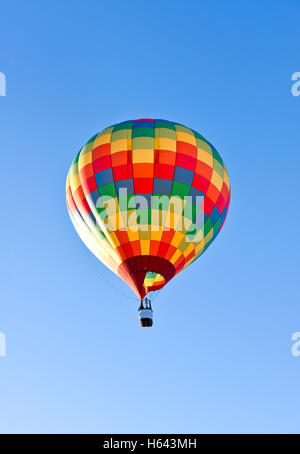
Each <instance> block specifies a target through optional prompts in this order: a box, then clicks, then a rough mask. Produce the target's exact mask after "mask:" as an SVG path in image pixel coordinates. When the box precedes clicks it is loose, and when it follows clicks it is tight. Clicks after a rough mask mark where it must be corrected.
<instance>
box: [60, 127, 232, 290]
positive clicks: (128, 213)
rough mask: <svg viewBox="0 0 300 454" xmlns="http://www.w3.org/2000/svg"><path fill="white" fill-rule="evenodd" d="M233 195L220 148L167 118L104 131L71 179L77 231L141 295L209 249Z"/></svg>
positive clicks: (94, 139)
mask: <svg viewBox="0 0 300 454" xmlns="http://www.w3.org/2000/svg"><path fill="white" fill-rule="evenodd" d="M153 195H155V196H157V197H156V198H154V199H155V200H154V202H153V198H152V196H153ZM140 196H143V198H141V197H140ZM187 196H190V197H187ZM145 200H146V201H147V202H148V205H147V204H146V206H145V203H144V201H145ZM229 200H230V184H229V178H228V174H227V170H226V168H225V165H224V163H223V161H222V159H221V157H220V155H219V153H218V152H217V151H216V150H215V148H214V147H213V146H212V145H211V144H210V143H209V142H208V141H207V140H206V139H204V138H203V137H202V136H201V135H200V134H198V133H197V132H195V131H193V130H191V129H189V128H187V127H185V126H183V125H181V124H178V123H173V122H170V121H166V120H152V119H142V120H133V121H125V122H123V123H119V124H116V125H113V126H110V127H109V128H106V129H104V130H103V131H102V132H100V133H99V134H97V135H96V136H94V137H92V138H91V139H90V140H89V141H88V142H87V143H86V145H85V146H84V147H83V148H82V149H81V150H80V152H79V153H78V154H77V155H76V157H75V159H74V160H73V163H72V165H71V168H70V170H69V173H68V177H67V206H68V211H69V214H70V217H71V220H72V222H73V224H74V227H75V229H76V230H77V232H78V234H79V235H80V237H81V238H82V240H83V242H84V243H85V244H86V245H87V247H88V248H89V249H90V250H91V251H92V252H93V253H94V254H95V255H96V256H97V257H98V258H99V259H100V260H101V261H102V262H103V263H104V264H105V265H107V266H108V267H109V268H110V269H111V270H112V271H114V272H115V273H116V274H118V275H119V276H120V277H121V278H122V279H124V280H125V281H126V282H127V283H128V284H129V285H130V287H131V288H132V289H133V290H134V292H135V293H136V294H137V295H138V296H139V297H140V298H143V297H144V296H145V295H146V294H147V293H148V292H149V291H154V290H158V289H160V288H162V287H163V286H164V285H165V284H166V283H167V282H168V281H169V280H170V279H171V278H172V277H174V276H175V275H176V274H178V273H179V272H180V271H181V270H183V269H184V268H186V267H187V266H188V265H189V264H190V263H192V262H193V261H194V260H196V259H197V258H198V257H199V256H200V255H201V254H202V253H203V252H204V251H205V250H206V249H207V247H208V246H209V245H210V244H211V242H212V241H213V240H214V238H215V237H216V236H217V234H218V233H219V231H220V230H221V228H222V226H223V224H224V221H225V218H226V215H227V211H228V206H229ZM151 203H152V204H151ZM199 214H201V215H200V216H199Z"/></svg>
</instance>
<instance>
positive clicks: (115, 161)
mask: <svg viewBox="0 0 300 454" xmlns="http://www.w3.org/2000/svg"><path fill="white" fill-rule="evenodd" d="M127 161H128V153H127V151H118V153H113V154H112V155H111V165H112V167H117V166H122V165H125V164H128V162H127Z"/></svg>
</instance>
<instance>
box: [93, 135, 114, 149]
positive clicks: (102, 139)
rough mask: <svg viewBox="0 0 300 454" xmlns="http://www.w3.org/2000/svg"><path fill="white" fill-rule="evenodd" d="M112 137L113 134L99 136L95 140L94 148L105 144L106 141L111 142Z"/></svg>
mask: <svg viewBox="0 0 300 454" xmlns="http://www.w3.org/2000/svg"><path fill="white" fill-rule="evenodd" d="M110 137H111V134H103V136H99V137H97V139H96V140H95V142H94V147H93V148H96V147H99V145H103V144H104V143H109V142H110Z"/></svg>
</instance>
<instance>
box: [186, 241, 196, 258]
mask: <svg viewBox="0 0 300 454" xmlns="http://www.w3.org/2000/svg"><path fill="white" fill-rule="evenodd" d="M194 249H195V247H194V245H193V243H190V244H189V245H188V247H187V248H186V249H185V251H184V252H183V255H184V256H185V257H187V256H188V255H189V254H190V253H191V252H192V251H193V250H194Z"/></svg>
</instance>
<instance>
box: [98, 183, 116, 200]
mask: <svg viewBox="0 0 300 454" xmlns="http://www.w3.org/2000/svg"><path fill="white" fill-rule="evenodd" d="M99 192H100V195H102V196H103V195H105V196H110V197H113V198H114V197H117V194H116V189H115V184H114V183H109V184H105V185H104V186H101V188H99Z"/></svg>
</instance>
